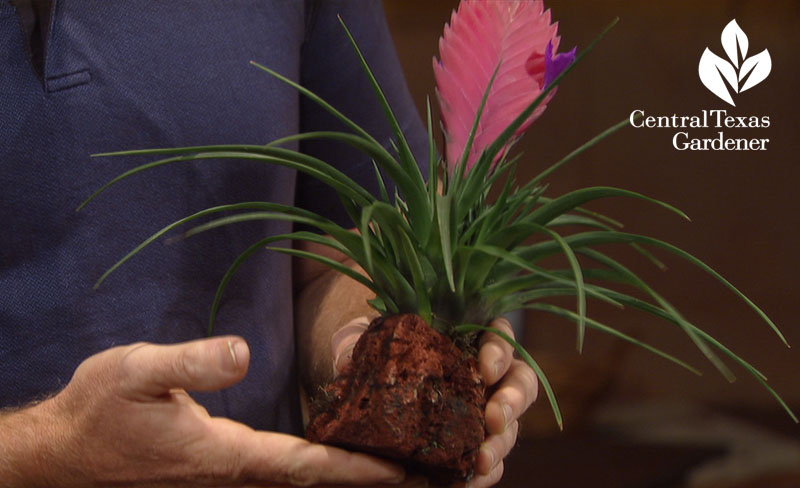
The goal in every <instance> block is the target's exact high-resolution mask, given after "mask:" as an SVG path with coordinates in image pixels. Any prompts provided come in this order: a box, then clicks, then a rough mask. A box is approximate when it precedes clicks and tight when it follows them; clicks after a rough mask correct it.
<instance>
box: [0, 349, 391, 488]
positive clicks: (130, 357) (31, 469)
mask: <svg viewBox="0 0 800 488" xmlns="http://www.w3.org/2000/svg"><path fill="white" fill-rule="evenodd" d="M249 360H250V352H249V349H248V347H247V344H246V343H245V342H244V340H242V339H241V338H238V337H221V338H214V339H206V340H198V341H193V342H188V343H183V344H177V345H170V346H158V345H152V344H135V345H131V346H124V347H116V348H113V349H109V350H107V351H104V352H102V353H99V354H97V355H95V356H92V357H90V358H88V359H87V360H86V361H84V362H83V363H82V364H81V365H80V367H79V368H78V369H77V370H76V371H75V375H74V376H73V378H72V380H71V381H70V383H69V384H68V385H67V387H66V388H65V389H64V390H63V391H61V392H60V393H59V394H57V395H56V396H54V397H52V398H50V399H48V400H45V401H43V402H41V403H39V404H37V405H35V406H33V407H29V408H26V409H22V410H18V411H16V412H12V413H6V414H0V432H2V434H3V435H2V436H0V438H1V439H0V479H2V482H0V484H2V486H26V487H27V486H98V485H99V486H106V485H116V484H124V485H126V486H128V485H131V486H198V485H201V486H241V485H245V484H253V485H269V486H276V485H301V486H307V485H311V484H358V485H364V484H374V483H393V482H399V481H400V480H402V478H403V476H404V474H403V471H402V470H401V469H400V468H398V467H397V466H395V465H392V464H390V463H387V462H385V461H382V460H378V459H375V458H372V457H369V456H366V455H362V454H353V453H349V452H346V451H343V450H339V449H335V448H332V447H328V446H322V445H318V444H311V443H309V442H307V441H305V440H303V439H300V438H297V437H292V436H289V435H284V434H277V433H269V432H257V431H254V430H252V429H250V428H249V427H247V426H245V425H242V424H239V423H236V422H233V421H231V420H227V419H223V418H213V417H211V416H209V414H208V412H207V411H206V410H205V409H204V408H203V407H202V406H200V405H199V404H197V403H196V402H195V401H194V400H192V398H191V397H190V396H189V395H188V394H187V393H186V391H187V390H189V391H214V390H219V389H222V388H226V387H228V386H231V385H233V384H234V383H237V382H238V381H239V380H241V379H242V378H243V377H244V375H245V373H246V372H247V366H248V363H249ZM5 483H8V484H5Z"/></svg>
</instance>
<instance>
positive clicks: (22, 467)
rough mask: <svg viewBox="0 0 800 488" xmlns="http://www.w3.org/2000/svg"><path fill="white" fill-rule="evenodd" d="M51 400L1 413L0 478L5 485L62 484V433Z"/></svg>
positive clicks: (64, 479)
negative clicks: (60, 473) (60, 472)
mask: <svg viewBox="0 0 800 488" xmlns="http://www.w3.org/2000/svg"><path fill="white" fill-rule="evenodd" d="M53 403H54V399H53V398H50V399H47V400H45V401H43V402H41V403H38V404H35V405H32V406H29V407H25V408H21V409H19V410H12V411H8V412H5V413H0V433H2V435H1V436H0V480H3V486H4V487H6V486H7V487H38V486H49V487H52V486H63V485H64V484H69V482H68V480H67V479H66V477H62V476H60V475H59V474H58V472H59V471H60V467H61V466H63V465H64V462H63V460H62V459H61V458H62V456H61V454H60V453H63V452H65V450H66V449H67V446H66V445H65V440H66V439H65V437H66V436H65V435H63V433H62V432H61V430H62V429H60V428H59V426H58V424H59V422H58V419H57V417H56V416H55V415H54V413H55V412H54V411H53Z"/></svg>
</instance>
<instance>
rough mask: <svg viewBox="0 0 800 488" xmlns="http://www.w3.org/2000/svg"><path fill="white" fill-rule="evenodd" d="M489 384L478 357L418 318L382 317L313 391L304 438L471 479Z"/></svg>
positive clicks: (443, 477)
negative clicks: (337, 371) (341, 367)
mask: <svg viewBox="0 0 800 488" xmlns="http://www.w3.org/2000/svg"><path fill="white" fill-rule="evenodd" d="M484 389H485V384H484V381H483V379H482V378H481V376H480V374H479V373H478V368H477V361H476V360H475V357H474V355H473V354H470V353H469V352H465V351H462V350H461V349H460V348H459V347H457V346H456V345H455V344H454V343H453V341H452V340H451V339H450V338H449V337H447V336H446V335H443V334H441V333H439V332H437V331H436V330H435V329H433V328H432V327H430V326H429V325H428V324H427V323H426V322H425V321H424V320H423V319H422V318H421V317H419V316H418V315H398V316H394V317H389V318H385V319H384V318H378V319H375V320H374V321H373V322H372V324H370V326H369V328H368V329H367V331H366V332H365V333H364V334H363V335H362V336H361V338H360V339H359V341H358V343H357V344H356V346H355V349H354V351H353V361H352V362H351V363H350V364H349V365H348V367H347V368H346V369H345V371H344V372H343V373H342V374H341V376H339V378H337V379H336V381H334V383H332V384H330V385H329V386H327V387H326V388H325V389H324V390H323V391H322V392H320V393H319V394H318V395H316V396H315V399H314V402H312V406H311V422H310V423H309V426H308V429H307V431H306V436H307V437H308V439H309V440H311V441H313V442H322V443H325V444H330V445H335V446H340V447H343V448H346V449H349V450H354V451H361V452H366V453H370V454H375V455H378V456H382V457H385V458H390V459H393V460H395V461H397V462H399V463H401V464H404V465H405V466H406V467H407V468H409V469H411V470H414V471H417V472H420V473H422V474H425V475H427V476H428V477H429V478H430V479H431V480H432V481H434V482H436V483H441V484H445V483H451V482H453V481H466V480H467V479H469V478H470V477H471V476H472V474H473V471H474V467H475V460H476V458H477V455H478V451H479V449H480V445H481V443H482V442H483V439H484V431H485V426H484V418H483V417H484V409H485V406H486V399H485V396H484Z"/></svg>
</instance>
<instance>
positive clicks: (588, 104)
mask: <svg viewBox="0 0 800 488" xmlns="http://www.w3.org/2000/svg"><path fill="white" fill-rule="evenodd" d="M384 4H385V6H386V9H387V15H388V17H389V21H390V24H391V27H392V31H393V33H394V36H395V40H396V44H397V48H398V51H399V55H400V58H401V61H402V63H403V65H404V67H405V70H406V75H407V77H408V80H409V84H410V87H411V90H412V93H413V95H414V97H415V99H416V101H417V103H418V107H419V109H420V111H421V113H424V106H425V105H424V104H425V97H426V96H431V97H432V99H435V97H434V95H433V93H434V92H433V87H434V78H433V74H432V68H431V58H432V56H434V55H435V54H438V48H437V43H438V39H439V36H440V35H441V32H442V27H443V25H444V23H445V22H446V21H448V20H449V17H450V11H451V9H453V8H454V7H455V6H456V5H457V2H456V1H450V0H448V1H436V2H432V1H430V0H427V1H424V0H385V1H384ZM546 6H547V7H548V8H550V9H551V10H552V13H553V18H554V20H556V21H558V22H559V34H560V35H561V37H562V41H561V50H562V51H563V50H565V49H569V48H571V47H572V46H574V45H577V46H578V49H579V50H581V49H582V48H584V47H586V46H587V45H588V44H589V43H590V42H591V41H592V40H593V39H594V38H595V37H596V36H597V34H599V33H600V31H602V29H603V28H604V27H605V26H606V25H607V24H608V23H609V22H610V21H611V20H612V19H614V18H615V17H617V16H618V17H620V22H619V24H618V25H617V27H616V28H614V29H613V31H612V32H611V33H610V34H609V35H608V36H607V37H606V38H605V39H604V40H603V41H602V42H601V44H600V45H599V46H598V47H597V48H596V50H595V51H594V52H592V53H591V54H590V56H589V57H588V58H587V59H586V60H585V61H584V62H583V63H582V64H581V65H580V66H578V67H577V68H576V69H575V70H574V71H573V72H572V73H571V74H570V75H569V76H568V77H567V79H566V80H565V81H564V82H563V84H562V85H561V86H560V88H559V92H558V94H557V95H556V96H555V98H554V99H553V101H552V102H551V104H550V105H549V107H548V109H547V111H546V112H545V114H544V115H543V116H542V117H541V118H540V119H539V120H538V121H537V122H536V123H534V125H533V126H531V128H530V129H529V131H528V133H527V135H526V136H525V138H524V140H523V142H522V143H521V144H520V145H519V146H518V147H519V149H520V150H522V151H523V152H524V153H525V156H524V158H523V160H524V162H523V163H522V164H521V165H520V170H519V172H520V173H521V177H520V178H521V179H526V178H530V177H531V176H533V175H535V174H536V173H537V172H539V171H541V170H542V169H543V168H545V167H547V166H548V165H550V164H552V163H553V162H555V161H557V160H558V159H560V158H561V157H562V156H564V155H565V154H567V153H568V152H569V151H571V150H572V149H574V148H576V147H578V146H579V145H580V144H581V143H583V142H585V141H587V140H588V139H590V138H591V137H593V136H594V135H596V134H597V133H599V132H600V131H601V130H603V129H605V128H607V127H609V126H611V125H613V124H614V123H616V122H618V121H620V120H622V119H624V118H626V117H628V116H629V115H630V113H631V112H632V111H633V110H636V109H641V110H644V111H645V112H646V113H647V114H652V115H672V114H677V115H699V114H700V113H701V110H702V109H708V110H712V109H726V110H727V111H728V113H729V114H730V115H739V116H743V115H748V116H750V115H755V116H759V117H761V116H764V115H766V116H769V120H770V123H771V125H770V127H769V128H765V129H749V130H742V129H739V130H736V129H727V130H724V132H725V135H726V136H727V137H746V138H769V139H770V142H769V144H768V146H767V147H768V149H767V151H756V152H754V151H749V152H745V151H743V152H736V151H705V152H692V151H677V150H675V149H674V148H673V147H672V136H673V135H674V133H675V132H676V130H674V129H633V128H627V129H625V130H623V131H621V132H619V133H618V134H616V135H615V136H612V137H611V138H610V139H607V140H606V141H604V142H602V143H601V144H600V145H599V146H596V147H595V148H593V149H592V150H591V151H589V152H588V153H586V154H584V155H583V156H581V157H580V158H579V159H577V160H575V161H573V162H572V163H570V165H569V166H567V167H565V168H563V169H562V170H559V172H557V173H556V174H555V175H553V176H551V177H550V179H549V183H550V184H551V187H550V191H549V194H550V195H557V194H561V193H564V192H567V191H570V190H573V189H576V188H579V187H585V186H595V185H609V186H616V187H620V188H625V189H629V190H634V191H637V192H641V193H645V194H647V195H650V196H653V197H655V198H658V199H661V200H664V201H666V202H668V203H671V204H673V205H675V206H677V207H678V208H680V209H682V210H683V211H685V212H686V213H687V214H688V215H689V216H690V217H691V219H692V222H686V221H684V220H682V219H681V218H679V217H677V216H675V215H674V214H671V213H669V212H666V211H664V210H662V209H660V208H658V207H655V206H653V205H650V204H647V203H644V202H638V201H631V200H620V199H613V200H607V201H603V202H599V203H597V204H593V205H591V207H590V208H592V209H594V210H598V211H601V212H603V213H606V214H607V215H610V216H613V217H615V218H617V219H618V220H620V221H622V222H624V223H625V224H626V228H625V230H626V231H629V232H635V233H640V234H646V235H650V236H653V237H657V238H660V239H663V240H666V241H668V242H671V243H674V244H676V245H678V246H679V247H681V248H683V249H685V250H687V251H689V252H690V253H692V254H694V255H695V256H697V257H698V258H700V259H702V260H703V261H705V262H706V263H708V264H709V265H711V266H712V267H713V268H714V269H716V270H717V271H719V272H720V273H721V274H722V275H723V276H725V277H726V278H728V279H729V280H730V281H731V282H732V283H734V284H735V285H736V286H737V287H739V288H740V289H741V290H742V291H743V292H744V293H745V294H746V295H748V296H749V297H750V298H752V299H753V300H754V301H755V302H756V303H757V304H758V305H759V306H761V307H762V308H763V310H764V311H766V313H767V314H768V315H769V316H770V317H771V318H772V319H773V320H774V321H775V322H776V323H777V324H778V326H779V327H780V328H781V329H782V331H783V333H784V334H785V336H786V338H787V340H788V341H789V343H790V344H792V345H793V346H795V348H794V349H789V348H786V347H785V346H783V345H782V343H781V342H780V340H779V339H778V338H777V337H776V336H775V334H773V333H772V332H771V331H770V330H769V328H768V326H767V325H766V324H765V323H763V322H762V321H761V320H760V319H759V317H758V316H757V315H756V314H755V313H754V312H753V311H752V310H750V309H749V308H748V307H747V306H746V305H745V304H744V303H743V302H742V301H741V300H739V299H738V298H736V297H735V296H734V295H733V294H732V293H731V292H730V291H729V290H727V289H726V288H725V287H724V286H722V285H721V284H719V283H718V282H716V281H715V280H714V279H713V278H712V277H710V276H709V275H707V274H705V273H704V272H702V271H700V270H699V269H697V268H695V267H693V266H692V265H690V264H687V263H685V262H682V261H681V260H680V259H678V258H675V257H673V256H670V255H668V254H666V253H664V252H656V255H657V256H658V257H659V258H660V259H662V260H663V261H664V262H665V263H666V264H667V265H668V267H669V269H668V270H667V271H666V272H662V271H660V270H658V269H657V268H655V267H654V266H652V265H650V264H649V263H647V262H646V261H645V260H644V259H642V258H641V257H640V256H638V255H637V254H635V253H631V252H627V251H621V252H620V253H619V254H616V255H617V256H620V257H623V256H625V262H626V263H629V264H630V267H631V268H632V269H633V270H634V271H635V272H637V273H639V274H640V276H642V277H643V278H645V280H646V281H648V282H649V283H650V284H651V285H653V287H654V288H655V289H656V290H657V291H659V292H660V293H661V294H662V295H663V296H665V297H666V298H667V299H668V300H670V301H671V302H672V303H673V304H674V305H676V306H677V307H678V309H679V310H681V311H682V312H683V313H684V315H685V316H686V317H687V318H688V319H689V320H690V321H692V322H693V323H695V324H696V325H698V326H700V327H701V328H703V329H704V330H706V331H707V332H709V333H710V334H711V335H713V336H715V337H717V338H718V339H720V340H721V341H722V342H723V343H725V344H726V345H728V346H729V347H730V348H731V349H732V350H733V351H734V352H736V353H738V354H739V355H741V356H742V357H744V358H745V359H747V360H748V361H750V362H751V363H752V364H754V365H755V366H756V367H758V368H759V369H761V371H762V372H764V374H766V376H767V377H768V378H769V384H770V385H772V386H773V387H774V388H775V389H776V390H777V391H778V392H779V393H780V394H781V395H782V396H783V397H784V399H786V400H787V402H788V403H789V404H790V405H792V406H793V408H794V409H795V411H796V412H797V411H800V381H798V373H799V372H800V353H799V352H798V350H797V348H800V326H798V317H797V315H798V310H799V308H798V305H797V304H798V301H797V298H796V296H795V295H796V287H795V283H796V280H797V270H798V265H799V264H800V259H799V258H798V253H797V251H796V248H797V242H798V237H800V225H798V223H799V222H798V217H797V211H798V210H799V209H800V206H799V205H798V203H800V200H799V199H798V198H799V197H798V191H797V189H796V182H797V181H798V180H800V165H798V163H799V162H800V161H799V160H798V149H799V146H800V142H799V138H798V135H800V134H799V131H798V127H799V126H800V117H798V108H800V103H798V93H797V87H798V76H799V75H800V69H799V68H800V63H798V60H797V57H798V48H800V42H798V40H800V34H798V31H799V29H800V2H798V1H789V0H786V1H773V0H770V1H763V0H761V1H756V0H750V1H744V0H739V1H735V0H728V1H721V0H718V1H707V2H696V1H685V0H672V1H652V2H650V1H648V2H642V1H633V0H624V1H623V0H619V1H608V2H596V1H575V0H571V1H570V0H550V1H548V2H546ZM733 18H735V19H736V20H737V22H738V24H739V25H740V26H741V28H742V29H743V30H744V32H745V33H746V34H747V36H748V38H749V41H750V47H749V50H748V55H753V54H757V53H759V52H761V51H762V50H763V49H765V48H766V49H769V53H770V56H771V58H772V65H773V66H772V71H771V74H770V75H769V77H768V78H767V79H766V80H765V81H763V82H762V83H761V84H759V85H757V86H755V87H753V88H751V89H750V90H749V91H747V92H744V93H742V94H739V95H734V100H735V101H736V104H737V106H736V107H731V106H729V105H728V104H726V103H725V102H723V101H722V100H720V99H718V98H717V97H716V96H715V95H713V94H712V93H711V92H709V91H708V90H707V89H706V88H705V87H704V86H703V85H702V83H701V82H700V80H699V77H698V74H697V66H698V62H699V60H700V56H701V54H702V53H703V50H704V49H705V48H706V47H709V48H710V49H711V50H712V51H714V52H715V53H716V54H717V55H719V56H722V57H725V54H724V51H723V48H722V46H721V43H720V34H721V32H722V29H723V28H724V27H725V26H726V25H727V23H728V22H730V20H731V19H733ZM687 130H688V131H689V132H690V134H691V135H693V136H695V137H714V136H716V133H717V131H718V129H713V128H711V129H687ZM569 305H572V302H569ZM589 315H590V316H592V317H595V318H597V319H602V320H604V321H607V322H608V323H613V324H614V325H615V326H619V327H620V328H622V329H623V330H626V331H628V332H630V333H632V334H636V335H637V336H638V337H640V338H643V339H645V340H647V341H649V342H651V343H653V344H655V345H658V346H659V347H662V348H664V349H666V350H667V351H669V352H671V353H674V354H675V355H677V356H678V357H680V358H682V359H684V360H686V361H688V362H689V363H691V364H693V365H694V366H696V367H699V368H700V369H702V370H703V371H704V375H703V376H702V377H695V376H694V375H692V374H691V373H688V372H686V371H684V370H682V369H680V368H678V367H676V366H673V365H671V364H670V363H667V362H666V361H664V360H661V359H659V358H657V357H655V356H653V355H651V354H650V353H647V352H645V351H640V350H638V348H628V347H622V346H620V345H619V344H617V342H616V341H613V340H609V339H608V338H606V337H603V336H601V335H599V334H593V333H591V332H590V333H589V334H588V335H587V339H586V348H585V352H584V355H583V357H581V356H579V355H578V354H577V352H576V348H575V331H574V326H573V325H572V324H571V323H567V322H563V321H561V320H560V319H555V318H552V317H550V316H546V315H538V314H534V313H529V314H527V316H526V318H525V321H526V323H527V325H528V328H527V335H526V338H525V342H526V343H527V344H528V345H529V346H530V347H531V348H532V350H533V352H535V353H536V355H537V356H538V357H539V358H541V359H542V362H543V366H544V367H545V368H548V369H546V371H549V372H550V375H551V380H552V382H553V383H554V387H555V389H556V393H557V394H559V395H560V396H561V398H562V402H563V403H564V404H565V405H564V410H565V411H564V413H565V423H566V430H567V432H570V429H573V431H576V430H578V428H579V426H582V425H584V424H585V422H587V419H589V418H591V412H592V411H594V410H595V409H596V408H599V407H598V405H602V404H607V403H609V402H611V403H613V402H619V401H633V402H648V403H652V402H660V403H669V402H676V401H677V402H681V403H691V404H697V405H702V406H704V408H705V407H707V408H714V409H722V410H735V411H748V412H757V417H758V418H773V417H775V418H776V419H777V420H776V425H777V427H776V428H777V429H778V430H780V431H782V432H783V433H787V434H790V435H794V436H797V434H798V432H800V431H799V430H798V427H797V426H796V425H795V424H794V423H793V422H791V420H790V419H789V418H788V416H785V415H784V414H782V410H781V409H780V407H779V406H778V404H777V403H776V402H775V401H774V399H773V398H772V396H771V395H770V394H769V393H768V392H766V390H764V389H763V388H762V387H761V386H760V385H759V384H758V383H757V382H756V381H755V380H753V379H751V378H749V377H748V374H747V373H746V372H745V371H744V370H743V369H741V368H740V367H738V366H736V365H733V364H731V363H730V361H729V362H728V363H729V364H730V365H731V367H732V369H733V371H734V373H736V374H737V376H738V377H739V380H738V381H737V382H736V383H734V384H733V385H731V384H728V382H727V381H725V379H724V378H722V377H721V376H720V375H719V374H717V373H716V371H715V370H714V368H713V367H712V366H710V365H709V364H708V363H707V362H706V361H705V359H704V358H703V356H702V355H701V354H700V353H699V352H697V351H696V349H695V348H694V346H693V344H692V343H691V341H690V340H688V339H687V338H686V336H685V335H684V334H683V333H682V332H681V331H679V330H678V329H677V328H675V327H673V326H671V325H670V324H667V323H665V322H660V321H658V320H655V319H651V318H650V317H648V316H646V315H642V314H638V313H636V312H634V311H629V312H625V313H622V314H620V313H617V312H615V311H612V310H610V307H607V306H605V305H604V304H598V303H596V302H590V303H589ZM546 403H547V402H546V401H545V400H544V398H542V400H541V401H540V402H539V405H538V406H537V407H535V408H534V412H535V413H534V414H535V418H533V419H530V420H528V421H527V425H528V430H530V431H531V432H532V433H533V435H534V436H535V435H537V434H538V433H542V432H544V433H548V432H550V430H552V424H553V422H552V420H551V418H552V417H551V414H549V413H548V409H549V407H547V406H546ZM573 404H574V405H573ZM539 424H541V425H539ZM548 425H549V427H548ZM763 486H770V485H763ZM775 486H778V485H775Z"/></svg>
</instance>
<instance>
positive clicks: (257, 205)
mask: <svg viewBox="0 0 800 488" xmlns="http://www.w3.org/2000/svg"><path fill="white" fill-rule="evenodd" d="M265 208H272V207H271V204H269V203H266V202H242V203H236V204H232V205H220V206H217V207H211V208H207V209H205V210H201V211H199V212H197V213H194V214H192V215H189V216H188V217H184V218H182V219H180V220H177V221H175V222H173V223H171V224H169V225H167V226H166V227H163V228H162V229H161V230H159V231H158V232H156V233H155V234H153V235H151V236H150V237H148V238H147V239H145V240H144V241H143V242H142V243H141V244H139V245H138V246H136V247H135V248H133V250H131V251H130V252H128V254H126V255H125V256H124V257H123V258H122V259H120V260H119V261H117V262H116V263H114V265H113V266H111V267H110V268H108V270H106V272H105V273H103V275H102V276H100V278H99V279H98V280H97V282H96V283H95V284H94V289H97V288H99V287H100V285H101V284H102V283H103V282H104V281H105V280H106V278H108V277H109V275H111V273H113V272H114V271H116V270H117V269H118V268H119V267H120V266H122V265H123V264H125V263H126V262H128V261H129V260H130V259H131V258H133V257H134V256H135V255H137V254H138V253H139V252H140V251H141V250H142V249H144V248H145V247H147V246H149V245H150V244H152V243H153V242H155V241H156V240H158V239H159V238H160V237H161V236H163V235H164V234H166V233H167V232H169V231H171V230H172V229H175V228H176V227H180V226H181V225H184V224H186V223H189V222H191V221H193V220H196V219H199V218H201V217H205V216H207V215H212V214H215V213H219V212H228V211H236V210H251V209H265Z"/></svg>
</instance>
